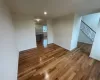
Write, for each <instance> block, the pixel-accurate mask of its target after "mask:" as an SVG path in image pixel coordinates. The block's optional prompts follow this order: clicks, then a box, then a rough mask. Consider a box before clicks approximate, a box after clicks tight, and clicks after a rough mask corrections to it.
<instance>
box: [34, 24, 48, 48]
mask: <svg viewBox="0 0 100 80" xmlns="http://www.w3.org/2000/svg"><path fill="white" fill-rule="evenodd" d="M47 30H48V29H47V25H40V24H36V27H35V32H36V43H37V47H38V46H43V47H44V48H45V47H47V42H48V41H47V37H48V36H47Z"/></svg>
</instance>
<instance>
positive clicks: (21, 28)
mask: <svg viewBox="0 0 100 80" xmlns="http://www.w3.org/2000/svg"><path fill="white" fill-rule="evenodd" d="M14 25H15V30H16V43H17V48H18V50H19V51H23V50H27V49H31V48H35V47H36V35H35V23H34V22H33V19H27V18H23V17H20V16H19V17H16V16H15V17H14Z"/></svg>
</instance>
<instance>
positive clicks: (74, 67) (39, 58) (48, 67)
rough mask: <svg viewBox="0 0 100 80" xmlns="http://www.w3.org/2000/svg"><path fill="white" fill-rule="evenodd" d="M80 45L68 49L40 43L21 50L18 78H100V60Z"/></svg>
mask: <svg viewBox="0 0 100 80" xmlns="http://www.w3.org/2000/svg"><path fill="white" fill-rule="evenodd" d="M80 47H81V45H80ZM80 47H78V48H77V49H75V50H73V51H68V50H65V49H63V48H61V47H59V46H57V45H55V44H50V45H48V46H47V47H46V48H44V47H43V46H42V45H41V44H39V45H38V47H37V48H36V49H31V50H28V51H23V52H21V53H20V56H19V69H18V71H19V72H18V80H100V62H99V61H95V60H94V59H92V58H89V57H88V55H87V54H85V53H84V52H83V51H81V50H80Z"/></svg>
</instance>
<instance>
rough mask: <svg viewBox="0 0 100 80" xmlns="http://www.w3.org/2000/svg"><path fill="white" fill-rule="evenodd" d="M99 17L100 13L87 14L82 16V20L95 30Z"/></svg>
mask: <svg viewBox="0 0 100 80" xmlns="http://www.w3.org/2000/svg"><path fill="white" fill-rule="evenodd" d="M99 19H100V13H95V14H89V15H86V16H83V17H82V20H83V21H84V22H85V23H86V24H87V25H89V26H90V27H91V28H92V29H93V30H94V31H96V30H97V27H98V23H99Z"/></svg>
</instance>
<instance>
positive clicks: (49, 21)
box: [47, 20, 53, 44]
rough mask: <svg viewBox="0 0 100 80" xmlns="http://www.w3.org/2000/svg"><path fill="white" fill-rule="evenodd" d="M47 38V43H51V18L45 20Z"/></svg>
mask: <svg viewBox="0 0 100 80" xmlns="http://www.w3.org/2000/svg"><path fill="white" fill-rule="evenodd" d="M47 28H48V31H47V36H48V37H47V38H48V44H51V43H53V26H52V20H48V21H47Z"/></svg>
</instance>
